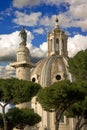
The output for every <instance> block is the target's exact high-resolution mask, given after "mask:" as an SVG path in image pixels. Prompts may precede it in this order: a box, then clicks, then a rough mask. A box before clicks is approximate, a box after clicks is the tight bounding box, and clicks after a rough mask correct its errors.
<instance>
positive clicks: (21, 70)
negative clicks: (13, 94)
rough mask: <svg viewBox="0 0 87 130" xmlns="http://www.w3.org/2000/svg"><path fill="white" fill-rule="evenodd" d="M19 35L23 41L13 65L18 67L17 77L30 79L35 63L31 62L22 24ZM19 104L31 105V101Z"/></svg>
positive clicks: (23, 105)
mask: <svg viewBox="0 0 87 130" xmlns="http://www.w3.org/2000/svg"><path fill="white" fill-rule="evenodd" d="M19 36H20V38H21V43H20V44H19V48H18V50H17V61H16V62H13V63H11V67H14V68H15V69H16V78H18V79H20V80H21V79H23V80H28V81H30V77H31V76H30V69H31V68H32V67H34V64H33V63H31V62H30V52H29V49H28V48H27V47H26V45H27V43H26V41H27V33H26V31H25V29H24V26H22V30H21V31H20V33H19ZM17 106H18V107H19V108H22V107H31V105H30V103H29V102H27V103H22V104H20V105H17Z"/></svg>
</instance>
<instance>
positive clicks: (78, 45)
mask: <svg viewBox="0 0 87 130" xmlns="http://www.w3.org/2000/svg"><path fill="white" fill-rule="evenodd" d="M18 35H19V32H18V31H16V32H14V33H12V34H8V35H2V36H1V40H0V52H1V54H0V59H3V57H6V58H7V57H8V59H9V58H10V55H15V54H16V50H17V49H18V44H19V43H20V38H19V36H18ZM27 35H28V41H27V46H28V48H29V50H30V53H31V56H32V57H33V58H42V57H45V56H47V42H44V43H42V44H41V45H40V46H39V47H35V46H33V44H32V38H33V36H32V34H31V33H30V32H29V31H27ZM7 39H8V40H7ZM85 49H87V36H83V35H80V34H78V35H75V36H74V37H71V38H70V37H69V38H68V54H69V56H70V57H72V56H74V55H75V54H76V53H77V52H78V51H80V50H85ZM14 75H15V70H14V68H12V67H10V66H9V65H7V66H0V78H2V77H4V78H7V77H13V76H14Z"/></svg>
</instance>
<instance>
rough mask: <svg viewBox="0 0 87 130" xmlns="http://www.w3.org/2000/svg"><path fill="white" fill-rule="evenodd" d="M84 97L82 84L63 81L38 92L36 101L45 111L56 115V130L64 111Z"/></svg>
mask: <svg viewBox="0 0 87 130" xmlns="http://www.w3.org/2000/svg"><path fill="white" fill-rule="evenodd" d="M85 95H86V93H85V90H84V88H83V87H82V84H80V83H79V82H78V83H77V82H70V81H68V80H64V81H60V82H56V83H54V84H52V85H51V86H49V87H46V88H44V89H42V90H41V91H39V93H38V97H37V100H38V101H39V103H40V104H41V105H42V107H43V108H44V109H45V110H46V111H49V112H53V111H54V112H55V113H56V117H55V118H56V130H58V125H59V121H60V119H61V116H62V115H63V113H64V111H65V110H66V109H67V108H68V107H70V106H71V105H72V104H74V103H75V102H77V101H80V100H83V99H84V98H85Z"/></svg>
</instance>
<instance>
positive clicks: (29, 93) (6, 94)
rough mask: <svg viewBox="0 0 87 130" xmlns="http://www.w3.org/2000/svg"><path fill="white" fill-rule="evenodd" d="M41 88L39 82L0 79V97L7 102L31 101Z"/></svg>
mask: <svg viewBox="0 0 87 130" xmlns="http://www.w3.org/2000/svg"><path fill="white" fill-rule="evenodd" d="M39 89H41V86H40V85H39V84H36V83H33V82H30V81H25V80H18V79H15V78H12V79H0V92H1V95H0V99H1V101H5V102H10V101H12V102H14V103H15V104H16V103H23V102H27V101H30V100H31V99H32V97H34V96H35V95H36V94H37V92H38V91H39Z"/></svg>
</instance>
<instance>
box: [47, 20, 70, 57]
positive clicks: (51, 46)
mask: <svg viewBox="0 0 87 130" xmlns="http://www.w3.org/2000/svg"><path fill="white" fill-rule="evenodd" d="M47 41H48V56H51V55H59V56H65V57H67V56H68V52H67V35H66V34H65V33H64V31H62V30H61V29H60V27H59V25H58V18H56V21H55V27H54V29H53V30H52V31H51V32H50V33H49V34H48V36H47Z"/></svg>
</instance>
